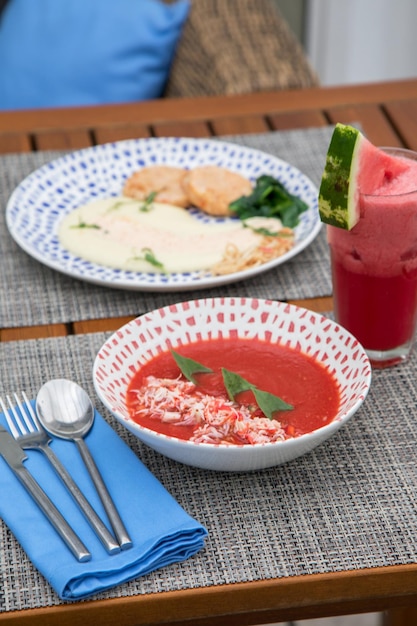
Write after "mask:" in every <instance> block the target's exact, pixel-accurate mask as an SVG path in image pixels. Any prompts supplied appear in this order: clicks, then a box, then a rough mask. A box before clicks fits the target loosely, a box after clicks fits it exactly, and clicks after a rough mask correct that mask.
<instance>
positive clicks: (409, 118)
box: [384, 100, 417, 151]
mask: <svg viewBox="0 0 417 626" xmlns="http://www.w3.org/2000/svg"><path fill="white" fill-rule="evenodd" d="M384 108H385V111H386V113H387V115H388V116H389V118H390V120H391V122H392V123H393V125H394V127H395V128H396V130H397V132H398V133H399V135H400V136H401V137H402V139H403V142H404V145H405V146H406V147H407V148H409V149H410V150H416V151H417V100H411V101H408V100H406V101H399V102H389V103H388V104H386V105H385V107H384Z"/></svg>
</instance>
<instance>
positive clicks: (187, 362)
mask: <svg viewBox="0 0 417 626" xmlns="http://www.w3.org/2000/svg"><path fill="white" fill-rule="evenodd" d="M171 354H172V356H173V357H174V360H175V362H176V364H177V365H178V367H179V368H180V370H181V372H182V373H183V375H184V376H185V378H186V379H187V380H190V381H191V382H192V383H194V385H197V382H196V380H195V378H194V374H200V373H201V374H204V373H205V374H209V373H212V372H213V370H212V369H210V368H209V367H206V366H205V365H202V364H201V363H199V362H198V361H194V360H193V359H189V358H188V357H186V356H182V355H181V354H178V352H175V350H171Z"/></svg>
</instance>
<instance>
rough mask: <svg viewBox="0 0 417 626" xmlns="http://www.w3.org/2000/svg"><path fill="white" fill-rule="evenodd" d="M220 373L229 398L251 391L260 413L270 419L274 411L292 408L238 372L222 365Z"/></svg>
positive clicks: (233, 398) (232, 398)
mask: <svg viewBox="0 0 417 626" xmlns="http://www.w3.org/2000/svg"><path fill="white" fill-rule="evenodd" d="M222 375H223V382H224V385H225V387H226V391H227V395H228V396H229V398H230V400H235V398H236V396H237V395H238V394H239V393H241V392H242V391H252V393H253V395H254V396H255V400H256V404H257V405H258V406H259V408H260V409H261V411H262V413H264V414H265V415H266V417H268V418H269V419H270V420H271V419H272V418H273V414H274V413H276V411H290V410H291V409H293V408H294V407H293V406H292V405H291V404H288V403H287V402H284V400H281V398H279V397H278V396H276V395H274V394H273V393H269V392H268V391H262V390H261V389H258V387H256V385H253V384H252V383H250V382H249V381H248V380H246V379H245V378H243V377H242V376H240V375H239V374H236V373H235V372H230V371H229V370H227V369H225V368H224V367H222Z"/></svg>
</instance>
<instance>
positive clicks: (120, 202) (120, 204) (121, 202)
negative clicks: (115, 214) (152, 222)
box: [106, 198, 137, 213]
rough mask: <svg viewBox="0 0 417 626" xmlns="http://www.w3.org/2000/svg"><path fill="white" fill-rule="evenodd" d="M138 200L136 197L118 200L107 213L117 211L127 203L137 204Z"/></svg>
mask: <svg viewBox="0 0 417 626" xmlns="http://www.w3.org/2000/svg"><path fill="white" fill-rule="evenodd" d="M136 203H137V200H136V199H135V198H122V199H121V200H117V201H116V202H114V203H113V204H111V205H110V206H109V207H108V208H107V209H106V213H111V212H112V211H117V210H118V209H120V208H121V207H123V206H125V205H126V204H136Z"/></svg>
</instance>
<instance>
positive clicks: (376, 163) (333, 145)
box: [319, 124, 409, 230]
mask: <svg viewBox="0 0 417 626" xmlns="http://www.w3.org/2000/svg"><path fill="white" fill-rule="evenodd" d="M408 167H409V166H408V164H407V161H405V160H404V159H403V158H399V157H395V156H392V155H388V154H387V153H385V152H384V151H383V150H382V149H381V148H376V147H375V146H374V145H373V144H372V143H371V142H370V141H368V139H366V138H365V137H364V136H363V134H362V133H361V132H360V131H359V130H358V129H357V128H353V127H352V126H345V125H344V124H336V126H335V129H334V131H333V135H332V138H331V140H330V145H329V148H328V151H327V156H326V164H325V167H324V172H323V176H322V179H321V184H320V190H319V213H320V219H321V221H322V222H325V223H326V224H330V225H332V226H337V227H338V228H344V229H345V230H351V229H352V228H353V227H354V226H355V224H357V223H358V221H359V219H360V205H359V195H360V193H362V194H375V195H384V194H385V193H387V194H388V195H389V185H390V183H391V182H392V181H393V180H394V179H395V178H397V177H398V176H399V175H400V174H401V173H403V172H404V171H406V170H407V169H408Z"/></svg>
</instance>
